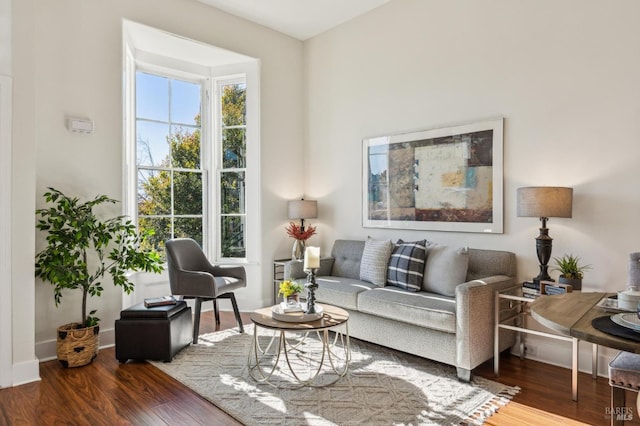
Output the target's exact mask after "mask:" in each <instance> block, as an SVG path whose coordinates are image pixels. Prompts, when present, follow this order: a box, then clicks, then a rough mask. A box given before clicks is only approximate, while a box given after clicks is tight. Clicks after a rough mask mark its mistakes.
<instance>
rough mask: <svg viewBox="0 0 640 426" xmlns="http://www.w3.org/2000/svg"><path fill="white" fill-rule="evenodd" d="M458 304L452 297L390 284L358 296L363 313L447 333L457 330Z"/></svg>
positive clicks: (360, 309) (359, 306) (359, 307)
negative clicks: (414, 290)
mask: <svg viewBox="0 0 640 426" xmlns="http://www.w3.org/2000/svg"><path fill="white" fill-rule="evenodd" d="M455 307H456V302H455V299H454V298H452V297H446V296H442V295H438V294H433V293H427V292H424V291H421V292H409V291H406V290H402V289H400V288H397V287H391V286H389V287H382V288H374V289H373V290H370V291H365V292H363V293H360V294H359V296H358V310H359V311H360V312H365V313H368V314H372V315H377V316H381V317H384V318H389V319H392V320H397V321H401V322H405V323H409V324H414V325H417V326H421V327H426V328H431V329H435V330H441V331H446V332H448V333H455V332H456V312H455Z"/></svg>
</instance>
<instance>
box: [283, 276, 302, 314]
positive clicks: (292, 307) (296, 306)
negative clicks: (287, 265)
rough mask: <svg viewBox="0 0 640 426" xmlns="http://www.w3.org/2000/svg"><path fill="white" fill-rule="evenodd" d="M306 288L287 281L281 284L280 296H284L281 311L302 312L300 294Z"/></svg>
mask: <svg viewBox="0 0 640 426" xmlns="http://www.w3.org/2000/svg"><path fill="white" fill-rule="evenodd" d="M303 290H304V286H303V285H302V284H300V283H297V282H296V281H290V280H285V281H282V282H281V283H280V289H279V290H278V295H279V296H282V299H283V300H282V303H281V310H282V311H283V312H300V311H302V307H301V306H300V297H299V296H300V292H302V291H303Z"/></svg>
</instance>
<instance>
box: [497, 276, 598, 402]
mask: <svg viewBox="0 0 640 426" xmlns="http://www.w3.org/2000/svg"><path fill="white" fill-rule="evenodd" d="M540 297H543V298H555V297H556V296H548V295H547V296H540ZM599 297H602V296H599ZM595 299H597V296H596V297H595V298H594V300H595ZM537 300H538V299H531V298H528V297H524V296H523V292H522V286H520V285H518V286H514V287H510V288H507V289H504V290H502V291H498V292H496V294H495V316H494V324H495V330H494V353H493V370H494V373H495V375H496V377H497V376H499V375H500V330H501V329H505V330H512V331H515V332H517V333H518V341H519V342H520V358H524V342H523V338H522V335H523V334H533V335H536V336H542V337H547V338H551V339H556V340H564V341H566V342H571V345H572V351H571V399H572V400H573V401H577V400H578V343H579V339H578V338H577V337H574V336H572V335H571V334H570V333H569V328H570V327H569V328H567V330H566V331H567V332H566V333H563V331H564V330H560V329H558V328H557V327H553V329H554V330H557V331H559V333H562V334H554V333H549V332H546V331H539V330H533V329H530V328H527V326H526V321H525V319H526V317H530V318H531V319H533V320H535V321H536V322H538V323H540V324H542V325H543V326H545V327H548V328H550V327H549V326H550V324H549V323H548V321H545V318H544V317H541V316H539V315H536V314H535V313H532V311H531V305H532V304H533V303H534V302H536V301H537ZM545 300H546V299H545ZM553 300H555V299H553ZM598 300H599V299H598ZM596 302H597V300H596ZM596 302H594V303H587V304H585V305H584V306H582V307H583V308H584V309H590V308H592V307H593V305H594V304H595V303H596ZM584 309H583V310H584ZM562 311H563V312H567V313H568V312H571V314H570V315H567V314H565V315H564V317H565V318H566V320H567V321H569V323H571V325H572V324H574V323H575V322H577V321H578V320H579V319H580V318H581V317H582V315H583V314H584V312H582V310H579V309H573V310H571V309H568V310H564V309H562ZM574 317H575V318H574ZM597 359H598V345H597V344H594V345H593V352H592V364H591V365H592V366H591V375H592V377H593V378H594V379H595V378H597V372H598V368H597Z"/></svg>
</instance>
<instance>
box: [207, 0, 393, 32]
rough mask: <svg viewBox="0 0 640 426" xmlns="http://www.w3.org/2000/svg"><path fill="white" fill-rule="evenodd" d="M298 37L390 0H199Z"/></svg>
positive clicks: (356, 15) (333, 25)
mask: <svg viewBox="0 0 640 426" xmlns="http://www.w3.org/2000/svg"><path fill="white" fill-rule="evenodd" d="M198 1H200V2H201V3H205V4H208V5H210V6H213V7H216V8H218V9H221V10H223V11H225V12H227V13H230V14H232V15H236V16H239V17H241V18H244V19H247V20H249V21H253V22H256V23H258V24H260V25H264V26H265V27H269V28H271V29H274V30H276V31H279V32H281V33H284V34H287V35H289V36H291V37H294V38H297V39H299V40H306V39H308V38H311V37H313V36H315V35H318V34H320V33H323V32H325V31H327V30H329V29H331V28H333V27H336V26H338V25H340V24H342V23H343V22H346V21H349V20H351V19H353V18H356V17H358V16H360V15H363V14H365V13H366V12H368V11H370V10H372V9H375V8H377V7H378V6H381V5H383V4H385V3H387V2H389V1H390V0H198Z"/></svg>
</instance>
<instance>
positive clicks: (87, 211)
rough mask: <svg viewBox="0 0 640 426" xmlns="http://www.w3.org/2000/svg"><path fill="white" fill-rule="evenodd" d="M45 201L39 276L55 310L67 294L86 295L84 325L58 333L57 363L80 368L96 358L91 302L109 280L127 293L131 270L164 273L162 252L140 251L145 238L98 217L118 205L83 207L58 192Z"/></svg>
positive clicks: (120, 222)
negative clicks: (100, 211)
mask: <svg viewBox="0 0 640 426" xmlns="http://www.w3.org/2000/svg"><path fill="white" fill-rule="evenodd" d="M44 199H45V201H46V202H47V203H50V204H51V206H50V207H48V208H43V209H38V210H36V215H37V217H38V222H37V224H36V228H37V229H39V230H41V231H45V232H47V239H46V241H47V245H46V247H45V248H44V249H43V250H42V251H41V252H39V253H38V254H36V264H35V274H36V277H39V278H41V279H42V280H43V281H47V282H49V283H51V285H53V296H54V301H55V305H56V307H57V306H58V305H59V304H60V301H61V299H62V295H63V290H80V291H81V292H82V306H81V308H80V314H81V315H80V318H79V319H80V321H78V322H77V323H71V324H66V325H63V326H61V327H59V328H58V333H57V334H58V338H57V340H58V341H57V352H58V359H59V360H60V362H61V363H62V364H63V365H64V366H65V367H79V366H82V365H86V364H89V363H90V362H91V361H92V360H93V359H94V358H95V357H96V355H97V354H98V342H99V334H98V333H99V326H98V322H99V321H100V319H99V318H97V317H95V316H94V315H95V313H96V311H95V310H92V311H90V312H89V313H88V314H87V298H88V297H89V296H100V295H101V294H102V291H103V290H104V289H103V287H102V279H103V278H104V277H105V275H107V274H109V275H110V276H111V278H112V280H113V284H114V285H116V286H121V287H122V288H123V289H124V291H125V292H126V293H127V294H129V293H131V291H132V290H133V283H132V282H131V281H129V278H128V276H127V274H128V273H129V272H130V271H138V270H142V271H146V272H161V271H162V269H163V267H162V264H161V261H160V256H159V255H158V253H155V252H150V251H143V250H141V249H140V244H141V242H142V241H143V240H144V238H145V237H146V235H140V234H138V233H137V231H136V227H135V225H133V223H131V221H129V220H126V219H125V217H124V216H116V217H113V218H110V219H106V220H101V219H99V218H98V217H97V216H96V215H95V213H94V211H93V209H94V207H97V206H100V205H102V204H105V203H111V204H113V203H116V202H117V201H116V200H113V199H111V198H109V197H107V196H106V195H98V196H97V197H95V198H94V199H93V200H90V201H86V202H84V203H81V202H80V201H79V200H78V198H72V197H68V196H66V195H65V194H63V193H62V192H61V191H59V190H57V189H54V188H48V191H47V192H45V194H44Z"/></svg>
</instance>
